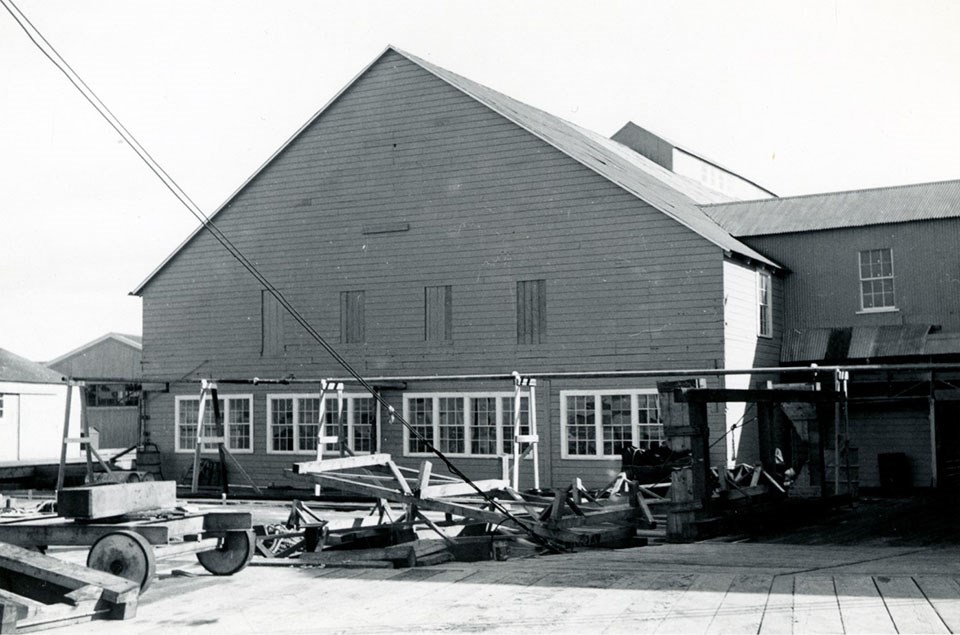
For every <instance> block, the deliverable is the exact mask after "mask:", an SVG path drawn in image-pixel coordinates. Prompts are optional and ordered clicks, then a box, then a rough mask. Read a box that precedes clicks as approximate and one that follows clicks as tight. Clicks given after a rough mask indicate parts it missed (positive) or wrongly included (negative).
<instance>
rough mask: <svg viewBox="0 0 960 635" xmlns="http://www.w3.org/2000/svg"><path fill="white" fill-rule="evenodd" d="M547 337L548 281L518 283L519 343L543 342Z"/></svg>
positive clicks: (523, 281) (522, 281)
mask: <svg viewBox="0 0 960 635" xmlns="http://www.w3.org/2000/svg"><path fill="white" fill-rule="evenodd" d="M546 338H547V281H546V280H521V281H520V282H518V283H517V344H542V343H544V342H545V341H546Z"/></svg>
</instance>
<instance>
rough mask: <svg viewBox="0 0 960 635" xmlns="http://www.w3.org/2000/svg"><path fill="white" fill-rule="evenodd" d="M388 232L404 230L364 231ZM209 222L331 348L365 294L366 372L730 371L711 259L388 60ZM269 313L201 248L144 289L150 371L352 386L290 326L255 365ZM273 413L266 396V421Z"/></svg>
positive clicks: (633, 205)
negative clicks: (540, 327) (531, 314)
mask: <svg viewBox="0 0 960 635" xmlns="http://www.w3.org/2000/svg"><path fill="white" fill-rule="evenodd" d="M388 223H401V224H405V225H409V230H407V231H402V232H386V233H364V227H367V228H369V227H371V226H377V225H383V224H388ZM217 225H218V227H220V229H221V230H222V231H223V232H224V233H226V234H227V236H229V237H230V239H231V240H232V241H233V242H234V243H235V244H236V245H237V246H238V247H239V248H240V249H241V250H242V251H243V252H244V253H245V254H246V255H247V256H248V257H249V258H250V259H251V260H253V261H255V262H257V263H258V266H259V267H260V269H261V271H262V272H263V273H264V274H265V275H266V277H267V278H268V279H269V280H271V281H272V282H273V284H275V285H276V286H277V287H278V288H280V289H281V290H282V291H283V292H284V294H286V296H287V297H288V299H289V300H290V301H291V302H292V303H293V304H294V305H295V306H296V307H298V309H299V310H300V311H301V312H302V313H303V314H304V316H305V317H306V318H307V319H308V320H309V321H310V322H311V323H312V324H313V325H314V326H315V327H316V328H317V330H318V331H319V332H320V333H321V334H322V335H323V336H324V337H325V338H326V339H327V340H328V341H330V342H337V341H338V340H339V335H340V305H339V293H340V292H341V291H343V290H345V289H355V290H359V289H362V290H363V291H364V294H365V300H364V313H365V315H364V322H365V342H363V343H348V344H343V345H341V353H342V354H343V355H344V356H345V357H346V358H347V359H348V360H349V361H350V363H351V364H353V365H354V367H355V368H357V369H358V370H359V371H360V372H362V373H365V374H367V375H374V374H375V375H423V374H434V373H436V374H460V373H491V372H510V371H512V370H514V369H520V370H523V371H527V372H535V371H577V370H582V371H589V370H605V369H611V368H618V369H624V368H689V367H705V366H707V367H713V366H714V365H715V364H719V363H722V359H723V354H724V353H723V351H724V346H723V308H722V301H723V297H722V293H723V271H722V260H723V257H722V253H721V250H720V249H719V248H717V247H716V246H715V245H713V244H712V243H710V242H708V241H707V240H705V239H703V238H702V237H700V236H699V235H697V234H695V233H694V232H692V231H690V230H688V229H687V228H685V227H683V226H681V225H680V224H678V223H677V222H675V221H673V220H672V219H670V218H669V217H667V216H665V215H664V214H662V213H661V212H659V211H657V210H655V209H653V208H651V207H650V206H648V205H646V204H644V203H643V202H642V201H640V200H638V199H637V198H636V197H634V196H632V195H630V194H628V193H627V192H625V191H623V190H622V189H620V188H618V187H617V186H615V185H614V184H612V183H610V182H609V181H607V180H606V179H604V178H602V177H600V176H599V175H597V174H596V173H594V172H592V171H591V170H589V169H587V168H585V167H584V166H582V165H580V164H579V163H577V162H575V161H574V160H572V159H571V158H570V157H568V156H566V155H564V154H562V153H561V152H559V151H558V150H556V149H554V148H553V147H551V146H549V145H547V144H546V143H544V142H543V141H541V140H539V139H537V138H536V137H534V136H532V135H530V134H529V133H527V132H525V131H523V130H521V129H520V128H518V127H517V126H516V125H514V124H512V123H511V122H509V121H507V120H506V119H504V118H502V117H500V116H499V115H497V114H495V113H493V112H491V111H490V110H488V109H487V108H485V107H484V106H482V105H480V104H478V103H476V102H475V101H473V100H472V99H470V98H468V97H466V96H465V95H463V94H462V93H460V92H459V91H457V90H455V89H453V88H452V87H450V86H449V85H447V84H445V83H444V82H442V81H440V80H438V79H437V78H435V77H433V76H432V75H430V74H429V73H426V72H425V71H423V70H422V69H420V68H419V67H417V66H415V65H413V64H412V63H410V62H408V61H407V60H405V59H403V58H401V57H399V56H397V55H392V54H390V55H387V56H386V57H384V58H383V59H382V60H381V61H380V62H378V63H377V64H375V65H374V66H373V67H371V68H370V70H369V71H368V72H367V73H366V74H365V75H364V76H362V77H361V78H360V79H359V80H358V81H357V82H356V83H355V84H354V85H353V86H352V87H351V88H349V89H348V90H347V91H346V92H345V93H344V94H343V95H342V96H341V98H340V99H339V100H338V101H337V102H335V103H334V104H333V105H332V106H330V107H329V109H328V110H327V111H326V112H325V113H324V114H323V115H322V116H321V117H320V118H319V119H317V120H316V121H315V122H314V123H313V124H312V125H311V126H310V127H308V128H307V129H306V130H305V131H304V132H303V133H302V134H301V135H300V137H299V138H298V139H296V140H295V141H294V142H292V143H291V144H290V145H289V146H288V147H287V149H286V150H285V151H284V152H283V153H281V154H280V155H279V156H278V157H277V158H276V159H275V160H274V161H273V162H272V163H271V164H270V165H269V166H267V167H266V168H265V169H264V170H263V171H262V172H261V173H260V175H259V176H257V177H256V178H255V179H253V181H252V182H251V183H250V184H249V185H248V186H247V187H246V188H245V189H244V190H243V191H242V192H241V193H240V194H239V195H238V196H237V197H236V198H235V199H234V200H233V201H232V202H231V203H230V205H229V206H228V208H226V209H225V210H223V211H222V212H221V213H220V215H219V216H218V218H217ZM532 279H542V280H545V285H546V289H547V291H546V293H547V296H548V297H549V308H548V310H549V329H550V331H549V332H550V337H549V339H548V340H547V341H546V342H545V343H543V344H540V345H538V346H535V347H530V346H523V345H519V344H518V343H517V323H516V300H517V282H518V281H520V280H532ZM446 285H449V286H450V288H451V289H452V293H453V294H455V296H456V298H457V305H456V310H455V311H454V312H453V315H452V329H453V332H454V333H455V334H456V335H455V338H454V339H453V341H452V343H450V344H445V345H443V346H437V345H436V343H435V342H425V341H424V317H423V315H424V313H423V312H424V288H425V287H427V286H446ZM259 299H260V289H259V288H258V287H257V285H256V283H255V281H254V280H253V279H252V277H251V276H250V275H249V274H247V273H246V272H245V271H243V270H242V269H241V268H240V266H239V265H237V264H235V263H234V262H233V261H232V260H231V258H230V257H229V255H228V254H226V253H225V252H224V251H223V250H222V249H221V248H220V247H219V246H218V245H216V243H215V242H214V241H213V239H212V238H211V237H209V236H207V235H205V234H201V235H199V236H197V237H196V238H195V239H194V241H193V242H192V243H191V244H190V245H188V246H187V247H186V248H184V249H183V250H182V251H181V252H180V253H179V254H178V255H177V256H176V257H175V258H174V259H172V260H171V261H170V262H169V263H168V265H167V266H166V268H165V269H164V270H162V271H161V272H160V273H159V274H157V276H156V277H155V278H154V279H153V280H152V281H151V282H150V283H149V285H147V287H146V288H145V289H144V291H143V306H144V309H143V313H144V354H145V362H144V367H145V373H146V375H147V376H148V377H150V378H154V379H160V378H166V379H168V380H174V379H178V378H181V377H184V376H186V377H199V376H218V377H221V378H223V377H253V376H258V377H280V376H285V375H287V374H289V373H294V374H296V375H298V376H310V377H324V376H342V375H343V374H344V373H343V371H342V369H340V368H338V367H336V365H334V363H333V362H332V360H331V359H330V358H329V357H328V356H327V355H326V353H324V352H322V350H320V348H319V346H317V345H316V344H315V343H314V342H312V340H310V339H309V338H308V337H307V336H306V334H304V333H303V332H302V329H300V327H299V326H298V325H296V324H295V323H293V321H292V320H291V319H290V318H289V317H288V316H285V317H284V320H285V323H284V335H285V349H286V353H285V355H283V356H281V357H276V358H261V357H260V355H259V347H260V333H259V313H260V306H259V304H260V302H259ZM171 399H172V398H171ZM265 407H266V406H265V402H263V401H260V400H258V399H255V403H254V409H255V416H259V417H261V418H262V417H265V416H266V415H265V412H266V411H265ZM169 409H170V416H171V417H172V401H171V404H170V406H169ZM260 410H262V412H260ZM556 416H559V415H558V414H557V415H556ZM160 419H161V415H158V416H152V418H151V422H150V429H151V430H152V431H153V430H160V429H163V427H162V426H163V424H162V423H161V422H160ZM171 421H172V420H171ZM554 424H556V420H553V419H551V425H554ZM171 430H172V428H171ZM154 434H157V433H156V432H155V433H154ZM155 438H157V437H155ZM172 438H173V437H172V433H171V435H170V436H169V437H165V436H164V437H163V442H164V443H165V444H166V446H167V447H170V446H172ZM157 440H158V441H159V440H160V439H159V438H157ZM258 443H262V442H260V441H258ZM385 450H386V451H393V452H396V451H397V449H396V448H393V449H391V448H385ZM257 451H258V452H260V451H261V450H257ZM557 451H559V450H557ZM259 459H260V457H258V456H257V457H252V456H249V457H248V456H244V457H242V459H241V460H243V461H244V465H245V466H246V465H248V464H249V463H252V462H256V461H257V460H259ZM264 460H267V459H264Z"/></svg>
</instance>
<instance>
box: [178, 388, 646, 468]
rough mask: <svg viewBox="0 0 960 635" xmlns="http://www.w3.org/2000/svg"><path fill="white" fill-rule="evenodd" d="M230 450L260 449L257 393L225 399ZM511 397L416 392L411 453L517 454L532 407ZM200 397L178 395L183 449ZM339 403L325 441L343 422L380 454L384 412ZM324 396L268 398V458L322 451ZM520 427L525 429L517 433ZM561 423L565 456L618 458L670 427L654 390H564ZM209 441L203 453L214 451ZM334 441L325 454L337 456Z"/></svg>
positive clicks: (354, 444) (350, 434)
mask: <svg viewBox="0 0 960 635" xmlns="http://www.w3.org/2000/svg"><path fill="white" fill-rule="evenodd" d="M218 401H219V405H220V410H221V413H222V416H223V424H224V436H225V438H226V441H225V442H226V445H227V447H228V448H229V449H230V450H231V451H233V452H239V453H252V452H253V442H252V441H253V418H252V416H251V413H252V410H253V395H228V396H221V397H220V398H219V400H218ZM517 405H518V404H517V400H516V399H515V397H514V394H513V393H512V392H483V393H410V394H406V395H404V398H403V414H404V418H405V419H406V420H407V422H409V423H410V425H411V427H412V429H413V431H412V432H411V431H410V430H408V429H406V428H405V429H404V431H403V447H404V454H405V455H408V456H421V455H429V454H430V451H429V449H428V445H427V443H429V444H430V445H433V446H434V447H436V448H437V449H438V450H440V451H441V452H443V453H444V454H448V455H453V456H476V457H495V456H503V455H508V454H512V453H513V443H514V437H515V434H520V435H524V434H528V433H529V431H530V404H529V401H528V398H527V397H526V396H521V398H520V399H519V410H518V409H517ZM199 408H200V400H199V399H198V398H196V397H177V398H176V413H175V417H176V421H177V425H176V447H177V451H178V452H192V451H193V450H194V449H195V448H196V439H197V417H198V413H199V412H198V411H199ZM338 414H339V413H338V410H337V399H336V398H335V397H327V398H326V407H325V412H324V416H323V421H324V422H325V423H326V428H325V430H324V433H325V435H326V436H336V435H337V434H338V428H339V425H340V422H342V424H343V426H344V436H345V437H346V439H347V445H348V446H349V447H350V449H351V450H353V451H354V452H355V453H358V454H362V453H370V452H376V451H377V449H378V443H377V439H378V437H379V435H378V432H377V431H378V429H379V425H380V423H379V408H378V407H377V404H376V401H375V400H374V399H373V398H372V397H370V396H369V395H366V396H365V395H362V394H345V395H344V399H343V411H342V417H340V416H338ZM203 420H204V426H203V436H204V437H213V436H215V433H216V425H215V423H214V421H213V403H212V401H207V403H206V410H205V411H204V417H203ZM320 422H321V417H320V395H319V394H313V395H311V394H303V395H268V396H267V426H266V427H267V429H266V440H267V453H269V454H307V453H309V454H316V451H317V439H318V436H319V434H320ZM518 423H519V431H518V432H516V433H515V432H514V430H515V427H516V425H517V424H518ZM560 423H561V435H562V439H563V447H562V450H561V454H562V456H563V457H564V458H615V457H618V456H620V452H621V451H622V450H623V448H625V447H627V446H630V445H632V446H634V447H638V448H641V449H647V448H650V447H652V446H653V445H654V444H660V443H662V442H663V425H662V423H661V420H660V407H659V402H658V399H657V394H656V392H655V391H653V390H622V389H616V390H601V391H575V390H569V391H561V392H560ZM215 449H216V445H215V444H205V445H204V448H203V450H204V451H208V452H209V451H214V450H215ZM337 450H338V449H337V448H335V447H334V446H333V445H332V444H331V445H328V446H327V447H325V448H324V452H329V453H334V452H336V451H337Z"/></svg>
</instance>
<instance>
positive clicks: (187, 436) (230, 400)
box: [174, 393, 253, 454]
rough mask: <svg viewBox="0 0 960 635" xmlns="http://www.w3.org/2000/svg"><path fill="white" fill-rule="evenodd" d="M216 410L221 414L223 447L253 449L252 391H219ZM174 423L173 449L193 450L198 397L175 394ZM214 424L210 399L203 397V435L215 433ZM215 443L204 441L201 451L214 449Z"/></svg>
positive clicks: (245, 452) (198, 406) (180, 450)
mask: <svg viewBox="0 0 960 635" xmlns="http://www.w3.org/2000/svg"><path fill="white" fill-rule="evenodd" d="M217 401H218V402H219V404H220V413H221V415H222V416H223V433H224V437H226V443H225V445H226V447H227V448H228V449H229V450H230V451H231V452H236V453H239V454H250V453H252V452H253V395H224V394H222V393H221V394H219V395H218V396H217ZM174 410H175V417H176V421H177V425H176V426H175V427H174V436H175V437H176V438H175V440H174V441H175V445H176V448H177V450H176V451H177V452H193V451H194V450H195V448H196V447H197V423H198V421H199V419H198V417H199V415H200V398H199V397H177V398H176V400H175V406H174ZM216 434H217V424H216V421H214V418H213V400H212V399H207V403H206V406H205V408H204V412H203V436H204V437H205V438H206V437H215V436H216ZM216 450H217V444H216V443H204V444H203V448H202V451H203V452H216Z"/></svg>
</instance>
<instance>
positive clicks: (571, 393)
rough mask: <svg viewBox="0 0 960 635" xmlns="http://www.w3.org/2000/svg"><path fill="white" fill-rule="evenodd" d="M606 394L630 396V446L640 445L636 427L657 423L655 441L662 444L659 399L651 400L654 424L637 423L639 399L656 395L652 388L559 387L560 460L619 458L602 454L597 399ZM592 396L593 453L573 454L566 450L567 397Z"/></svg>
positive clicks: (618, 457) (601, 419) (599, 399)
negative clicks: (655, 420) (657, 429)
mask: <svg viewBox="0 0 960 635" xmlns="http://www.w3.org/2000/svg"><path fill="white" fill-rule="evenodd" d="M608 395H617V396H625V395H629V396H630V435H631V441H630V443H631V445H633V446H635V447H638V448H639V447H641V446H640V426H641V425H646V426H652V425H659V431H660V434H659V441H658V442H659V443H661V444H663V443H664V441H665V439H666V437H665V436H664V434H663V411H662V410H661V409H660V406H659V400H657V401H656V402H655V403H656V404H657V419H658V421H659V423H658V424H641V423H640V421H639V398H640V397H641V396H643V397H649V396H654V397H656V396H657V390H656V388H602V389H596V390H591V389H571V390H561V391H560V437H561V439H562V441H561V443H560V458H561V459H564V460H565V459H570V460H575V461H578V460H584V461H611V460H619V459H620V458H621V457H620V455H619V454H603V439H604V437H603V408H602V407H601V398H602V397H604V396H608ZM590 396H592V397H593V398H594V402H593V418H594V422H593V430H594V438H593V441H594V444H595V446H596V450H595V452H594V453H593V454H573V453H571V452H570V446H569V438H568V436H567V399H568V398H569V397H590Z"/></svg>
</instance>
